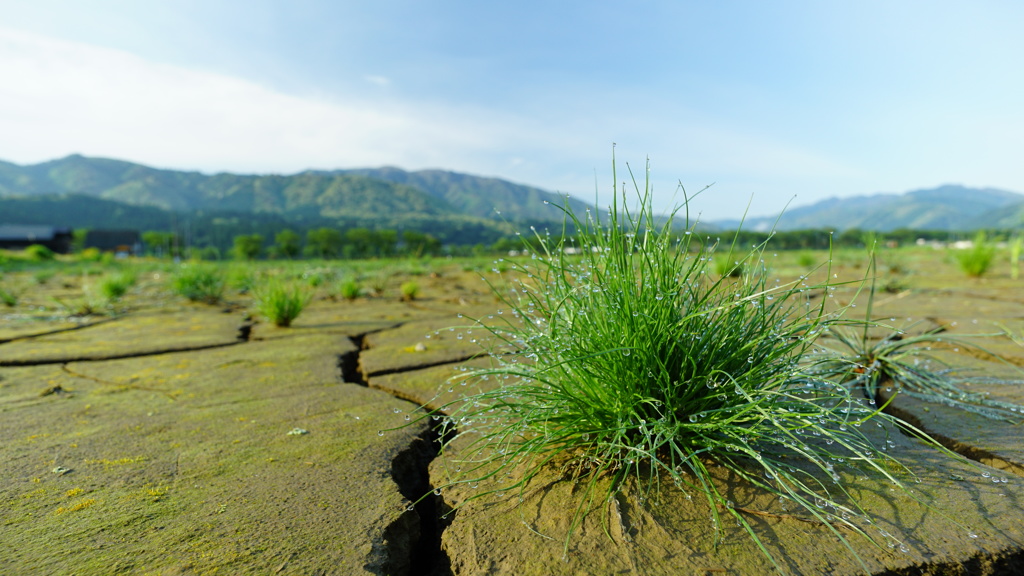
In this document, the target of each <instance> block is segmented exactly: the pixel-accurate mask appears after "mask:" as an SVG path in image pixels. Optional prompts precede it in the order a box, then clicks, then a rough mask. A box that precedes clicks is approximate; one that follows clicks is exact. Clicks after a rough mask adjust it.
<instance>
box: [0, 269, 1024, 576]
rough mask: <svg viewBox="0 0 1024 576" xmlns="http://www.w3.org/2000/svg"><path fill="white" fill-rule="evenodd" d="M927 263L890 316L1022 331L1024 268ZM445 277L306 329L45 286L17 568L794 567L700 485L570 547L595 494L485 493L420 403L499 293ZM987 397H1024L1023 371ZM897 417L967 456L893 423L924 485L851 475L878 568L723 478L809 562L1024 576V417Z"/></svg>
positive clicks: (8, 476)
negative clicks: (440, 448)
mask: <svg viewBox="0 0 1024 576" xmlns="http://www.w3.org/2000/svg"><path fill="white" fill-rule="evenodd" d="M922 268H924V270H923V271H917V272H916V273H913V274H912V275H910V276H909V277H908V278H906V279H903V280H902V281H903V283H904V285H903V287H902V289H899V290H894V291H893V292H891V293H888V294H885V295H882V296H880V297H879V298H878V300H877V301H876V313H877V315H878V316H879V317H890V318H892V319H893V320H892V322H893V323H894V324H897V325H899V326H901V327H904V328H906V329H908V330H910V331H915V330H930V329H934V328H942V329H944V330H948V331H949V332H950V333H952V334H968V333H988V334H996V333H999V332H1001V331H1002V330H1003V329H1005V328H1009V329H1010V331H1011V333H1015V334H1017V335H1020V336H1024V330H1022V329H1024V296H1022V294H1024V290H1022V286H1021V283H1020V282H1019V281H1011V280H1010V279H1009V278H1008V276H1007V275H1006V274H1002V275H999V274H996V275H994V276H993V278H991V279H985V280H967V279H965V278H964V277H963V276H962V275H959V274H958V273H957V272H956V271H955V270H953V269H952V268H951V267H950V266H949V265H948V264H943V263H941V262H939V263H938V264H935V265H934V266H932V265H929V266H927V267H923V266H922ZM847 272H849V273H853V274H856V273H857V271H856V270H848V271H847ZM434 276H436V277H434ZM434 276H422V277H420V278H419V279H418V281H419V282H420V283H421V284H422V297H421V298H420V299H418V300H415V301H412V302H401V301H399V300H398V298H397V297H386V296H385V297H377V298H360V299H357V300H355V301H352V302H347V301H343V300H340V299H336V298H334V297H332V296H330V295H327V294H324V293H323V291H321V293H320V294H319V295H318V297H317V299H316V300H314V303H313V304H312V306H311V307H310V308H309V309H307V310H306V311H305V312H304V313H303V314H302V316H300V317H299V318H298V320H297V321H296V322H295V323H294V325H293V326H292V327H291V328H276V327H273V326H272V325H269V324H268V323H266V322H264V321H262V320H261V319H260V318H258V317H252V316H251V312H250V310H249V303H248V300H247V299H246V297H245V296H238V295H236V296H234V297H233V298H231V299H229V300H231V301H230V302H228V303H227V304H224V305H219V306H213V307H211V306H203V305H194V304H188V303H186V302H184V301H183V300H180V299H178V298H175V297H172V296H170V295H169V294H168V293H167V292H166V291H165V289H164V288H163V285H162V284H161V283H160V282H157V281H156V280H155V279H144V281H143V282H141V283H140V285H139V286H138V287H136V288H135V289H133V292H132V293H131V294H130V295H129V296H128V297H127V298H126V299H125V300H124V301H123V304H122V305H121V306H120V310H119V312H118V313H117V314H115V315H113V316H102V317H100V316H90V317H86V318H67V317H63V316H61V315H60V314H56V313H53V312H47V311H45V310H43V309H44V308H45V306H44V304H45V303H46V302H47V300H46V298H44V296H45V294H44V293H45V292H46V290H40V291H38V292H39V293H38V294H33V295H31V296H27V297H24V298H23V302H21V303H19V305H18V306H17V307H15V308H12V309H7V310H6V311H5V310H0V438H2V439H3V441H2V442H0V466H2V469H3V470H4V474H3V475H2V476H0V498H2V500H3V503H4V505H3V507H2V509H0V573H4V574H83V575H91V574H112V573H124V574H214V573H219V574H346V575H347V574H363V573H365V574H379V575H383V574H391V575H418V574H458V575H470V574H472V575H476V574H510V575H511V574H515V575H520V574H538V575H539V574H760V573H768V572H769V571H770V567H769V565H768V564H767V560H766V559H765V556H764V554H763V553H762V552H761V551H760V550H758V549H757V547H756V546H755V545H754V544H753V542H752V541H751V539H750V538H749V537H748V536H746V535H745V534H744V533H742V532H741V531H740V530H739V529H738V528H733V527H728V528H727V529H726V530H724V531H723V533H722V534H720V535H719V536H720V541H719V542H718V544H717V546H716V544H715V535H714V533H713V532H712V531H711V529H710V528H711V524H710V521H709V509H708V508H707V505H706V504H704V503H701V502H698V501H697V499H696V498H694V499H693V500H688V499H686V498H685V497H684V496H683V495H682V494H681V493H679V492H678V491H676V490H668V489H666V490H663V491H661V493H660V495H658V496H656V497H652V498H651V499H649V500H647V501H644V502H640V501H639V500H638V498H637V497H636V496H635V495H634V494H632V493H630V492H629V491H626V492H624V493H623V494H622V495H621V496H619V497H618V498H616V499H615V500H614V501H612V502H611V503H609V504H608V505H607V506H603V507H599V508H598V509H596V510H595V511H594V512H593V513H591V514H590V515H588V516H586V517H585V518H584V519H583V521H582V524H581V526H580V527H579V528H578V529H577V531H576V534H575V536H574V537H573V538H572V540H570V541H569V542H568V545H566V541H565V535H566V533H567V531H568V528H569V523H570V522H571V520H572V517H573V511H574V510H575V509H576V506H577V503H578V502H579V499H580V498H581V496H582V494H581V492H582V489H581V487H579V486H577V485H575V484H574V483H573V482H571V481H567V480H566V478H565V477H563V476H562V475H560V474H559V473H558V472H557V471H556V470H552V471H551V472H550V473H548V474H546V475H543V476H542V477H539V478H537V479H535V480H534V481H533V482H532V483H531V484H530V485H529V487H528V488H527V489H526V490H525V491H524V492H522V493H521V494H519V493H517V494H507V495H505V496H504V497H503V498H484V499H479V500H469V498H470V497H471V496H472V495H473V494H474V493H475V491H474V490H473V489H472V488H471V487H469V486H466V485H454V486H449V485H448V484H449V482H450V480H451V478H452V477H453V476H452V474H453V471H454V468H455V467H457V465H458V464H457V458H458V454H459V452H458V446H457V445H456V446H455V448H454V449H453V450H451V451H449V452H446V453H445V454H442V455H441V456H439V457H438V456H437V454H436V448H435V440H436V438H434V437H433V436H432V432H431V430H430V429H429V426H428V423H429V422H430V420H429V419H428V420H421V421H419V422H416V420H415V418H416V416H417V415H418V413H417V407H418V406H420V405H424V404H426V405H429V406H432V407H441V406H444V405H445V404H446V403H447V402H449V401H452V400H454V399H456V398H458V397H459V395H460V394H461V393H462V391H463V390H464V389H463V387H462V385H461V383H460V382H458V381H457V380H456V381H449V378H451V377H452V376H457V375H458V374H459V373H460V371H461V367H463V366H466V365H475V366H483V365H486V364H487V363H488V362H489V361H490V360H489V359H488V358H486V357H480V355H479V348H478V345H477V343H475V342H473V340H476V339H477V337H478V336H481V334H479V332H480V331H479V330H476V331H475V332H477V334H474V333H473V332H471V331H470V329H468V328H466V327H465V326H467V325H469V322H468V320H467V318H482V317H486V315H488V314H491V313H494V312H495V310H496V309H497V308H498V306H499V305H498V304H497V303H496V301H495V300H494V298H493V296H491V295H490V293H489V292H488V288H487V287H486V285H485V284H484V283H483V282H480V281H479V280H478V279H476V275H475V273H473V272H463V271H460V270H459V269H458V268H456V267H455V266H447V267H438V269H437V274H436V275H434ZM51 282H52V283H53V284H55V285H56V286H55V287H53V288H50V289H49V290H50V291H51V292H52V293H53V294H61V295H62V296H61V297H65V296H66V294H65V293H68V294H70V293H73V292H74V288H75V287H74V286H73V283H74V281H73V280H69V281H68V282H66V283H64V284H60V283H59V282H58V280H53V281H51ZM863 296H864V295H863V294H861V295H860V296H859V297H856V296H855V295H854V294H853V291H852V289H841V290H839V291H837V292H836V294H835V297H836V298H837V299H840V300H841V299H843V298H847V299H854V298H863ZM857 302H858V303H861V302H862V301H861V300H857ZM861 305H862V304H861ZM459 314H462V315H464V316H465V317H467V318H460V317H459V316H458V315H459ZM460 326H462V328H459V327H460ZM449 328H454V329H453V330H449ZM981 341H982V342H983V343H984V346H985V348H986V349H987V350H989V351H991V352H993V353H997V354H1000V355H1003V356H1004V357H1005V358H1006V359H1007V360H1008V361H1009V363H1001V362H997V361H995V360H994V358H993V357H992V356H991V355H986V354H984V353H981V354H979V353H975V354H974V355H965V354H963V353H961V352H959V351H957V352H954V351H953V350H951V349H947V350H942V351H941V353H942V354H944V355H945V356H944V358H945V357H947V356H948V357H950V358H951V359H952V361H955V362H958V363H959V364H964V365H969V366H970V367H971V368H972V369H975V370H977V371H979V373H983V374H992V375H995V376H999V377H1003V378H1008V379H1020V378H1021V375H1020V372H1019V371H1018V368H1019V367H1020V366H1022V365H1024V347H1022V345H1021V344H1022V343H1021V342H1015V341H1013V340H1012V339H1011V338H1008V337H1005V336H995V335H992V336H988V337H985V338H983V339H982V340H981ZM979 389H980V390H981V391H985V392H989V393H991V395H992V397H996V398H1000V399H1003V400H1007V401H1010V402H1024V392H1022V390H1024V388H1020V387H1019V386H1016V385H1006V384H991V385H985V386H984V387H981V388H979ZM891 409H892V410H893V411H894V412H895V413H897V414H899V415H900V416H901V417H903V418H905V419H906V420H908V421H910V422H912V423H914V424H915V425H917V426H919V427H921V428H923V429H925V430H927V431H928V432H929V433H931V434H933V435H935V437H936V438H937V439H939V440H940V441H942V442H943V443H944V444H945V445H947V446H949V447H950V448H952V449H953V450H955V451H957V452H959V453H961V454H963V455H965V456H966V457H967V458H969V460H967V461H962V462H955V461H953V460H951V459H950V458H948V457H946V456H943V455H942V454H941V453H940V452H938V451H937V450H936V449H935V448H933V447H929V446H926V445H924V444H922V443H921V442H920V441H917V440H914V439H911V438H909V437H907V436H905V435H903V434H901V433H900V432H899V431H898V430H885V429H873V430H871V434H872V435H873V436H874V437H877V438H878V443H879V445H886V441H887V440H888V442H891V444H890V445H889V446H890V447H889V449H890V450H892V451H894V453H895V454H896V455H897V456H898V457H899V458H900V459H901V460H902V461H904V462H906V463H907V464H908V465H909V466H910V467H911V468H912V469H913V470H914V471H915V472H916V473H917V474H918V477H919V480H920V483H913V484H912V486H913V493H912V494H911V495H907V494H903V493H901V492H899V491H895V490H893V489H892V488H891V487H890V486H889V485H888V484H887V483H886V482H884V481H880V480H879V479H878V478H875V477H872V476H870V475H867V474H858V473H854V472H852V471H845V472H844V474H845V475H846V476H847V480H848V481H849V482H850V483H851V485H853V486H854V487H855V488H854V489H853V492H854V493H855V494H856V495H857V496H858V498H860V499H861V501H862V502H863V504H864V506H865V508H867V509H868V510H870V511H871V512H872V513H873V514H874V515H875V517H876V519H877V522H878V525H877V528H876V529H881V530H885V531H886V532H887V533H888V534H891V535H893V536H895V537H896V538H898V539H899V540H900V541H902V542H903V544H904V545H905V547H906V549H905V550H902V551H901V550H900V549H899V548H898V547H893V548H889V547H888V546H887V545H886V544H885V543H886V542H887V539H886V538H884V537H879V535H878V534H877V533H873V534H871V535H872V536H874V537H876V539H877V540H878V541H879V542H880V543H881V546H877V547H876V546H873V545H872V544H870V543H869V542H868V541H867V540H865V539H863V538H859V537H856V536H851V537H850V539H849V542H850V543H851V545H852V547H853V548H854V550H855V551H856V553H857V555H859V556H860V557H861V559H862V560H863V565H861V564H858V563H857V561H856V560H855V559H854V557H853V555H851V554H850V553H849V552H848V551H847V550H846V549H845V548H843V545H842V544H841V543H840V542H839V541H838V540H837V539H836V537H835V536H834V535H833V534H832V533H831V532H830V531H829V530H828V529H827V528H826V527H825V526H823V525H822V524H820V523H816V522H813V521H811V522H808V521H806V520H805V519H801V518H798V517H797V516H798V515H797V514H795V512H793V511H792V510H784V509H781V508H780V505H779V503H778V502H777V501H774V500H772V499H770V498H767V497H765V496H764V495H763V494H760V493H758V492H757V491H756V490H752V489H750V488H749V487H747V486H744V484H743V483H741V482H738V481H736V480H735V479H733V478H730V477H729V476H728V475H727V474H725V473H721V474H719V475H718V477H717V482H718V484H719V486H720V488H721V489H722V490H725V491H728V493H729V494H730V495H731V498H732V500H733V501H734V502H735V504H736V506H737V507H739V508H741V509H743V510H744V511H746V512H745V513H746V514H747V515H748V517H749V518H750V521H751V522H752V523H753V525H754V527H755V529H756V531H757V532H758V534H759V535H760V536H761V539H762V541H763V542H765V545H766V548H767V550H768V552H770V553H771V554H772V555H773V556H774V557H776V558H777V559H779V561H780V564H781V565H782V567H783V569H784V570H786V571H787V572H789V573H793V574H858V573H864V572H865V571H867V572H868V573H872V574H900V575H912V574H1006V573H1020V572H1022V571H1024V512H1022V506H1024V478H1022V475H1024V449H1022V448H1021V444H1020V439H1019V438H1020V431H1021V426H1020V425H1019V424H1018V423H1009V422H1000V421H993V420H989V419H985V418H982V417H980V416H976V415H973V414H968V413H965V412H963V411H959V410H955V409H952V408H949V407H946V406H943V405H940V404H931V403H926V402H921V401H917V400H913V399H910V398H906V397H899V396H898V397H897V398H896V399H895V401H894V402H893V404H892V406H891ZM407 416H408V417H409V418H410V421H411V422H413V423H412V424H406V417H407ZM441 487H444V488H443V489H442V490H441V492H440V495H439V496H434V495H433V490H434V489H435V488H439V489H440V488H441ZM424 494H427V495H428V496H427V497H426V498H420V497H421V496H423V495H424ZM414 501H418V502H417V503H416V504H415V505H414V504H413V502H414ZM791 513H792V514H791Z"/></svg>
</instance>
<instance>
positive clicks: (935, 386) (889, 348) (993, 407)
mask: <svg viewBox="0 0 1024 576" xmlns="http://www.w3.org/2000/svg"><path fill="white" fill-rule="evenodd" d="M874 269H875V262H874V259H872V261H871V264H870V268H869V270H871V271H874ZM874 298H875V286H874V284H872V285H871V288H870V293H869V296H868V305H867V311H866V316H865V319H864V320H863V321H861V322H855V323H854V325H853V327H852V328H851V327H849V326H846V327H844V326H836V327H833V328H832V329H831V330H830V333H829V336H830V339H829V340H832V341H834V342H835V343H836V344H837V346H830V347H829V348H827V349H826V350H828V351H827V352H826V356H825V359H824V360H823V361H822V362H821V363H820V364H819V365H818V366H817V368H816V370H817V373H818V375H819V376H820V377H822V378H827V379H829V380H833V381H838V382H844V383H846V384H847V385H849V386H851V387H852V388H853V389H854V390H860V391H863V393H864V395H865V397H867V398H869V399H870V400H871V401H872V402H877V403H881V404H884V403H885V402H887V401H888V400H889V399H890V398H892V397H894V396H895V395H896V394H907V395H908V396H911V397H914V398H917V399H919V400H924V401H926V402H933V403H938V404H944V405H946V406H950V407H953V408H957V409H960V410H966V411H968V412H973V413H975V414H980V415H982V416H985V417H986V418H991V419H996V420H1005V421H1007V422H1020V421H1021V419H1022V418H1024V406H1021V405H1018V404H1013V403H1010V402H1003V401H1001V400H993V399H991V398H989V397H988V394H984V393H980V392H969V391H967V390H965V388H964V387H965V386H970V385H972V384H986V383H992V384H1021V383H1022V382H1020V381H1012V380H1001V379H995V378H988V377H980V376H972V375H969V374H966V373H964V371H963V370H958V369H956V368H955V367H952V366H950V365H949V364H948V363H946V362H944V361H942V360H941V359H939V358H938V357H936V356H935V355H934V354H933V353H932V352H931V350H932V348H936V349H946V350H948V349H950V348H952V349H954V350H960V349H964V350H975V351H977V352H980V353H982V354H983V355H986V356H992V357H994V358H997V359H999V360H1002V361H1003V362H1006V361H1005V360H1003V359H1002V358H1001V357H999V356H998V355H996V354H993V353H992V352H990V351H988V350H986V349H984V348H982V347H981V346H979V345H977V344H976V343H974V342H972V341H971V340H972V339H971V337H970V336H952V335H948V334H944V332H945V329H944V328H936V329H933V330H929V331H927V332H924V333H922V334H917V335H909V334H907V331H906V330H895V329H894V330H892V331H891V332H890V333H888V334H887V335H886V336H884V337H882V338H877V339H876V338H872V336H871V333H870V329H871V328H875V329H877V328H887V327H886V326H885V325H884V324H882V323H880V322H877V321H874V320H873V319H872V317H871V314H872V310H873V307H874ZM994 335H995V334H992V335H989V336H994Z"/></svg>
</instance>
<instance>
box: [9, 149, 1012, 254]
mask: <svg viewBox="0 0 1024 576" xmlns="http://www.w3.org/2000/svg"><path fill="white" fill-rule="evenodd" d="M90 198H92V199H101V200H104V201H106V202H107V203H109V204H103V208H102V209H99V207H90V206H88V199H90ZM566 202H568V204H569V206H570V208H572V210H574V211H575V212H576V213H577V214H582V212H583V210H585V209H586V208H587V207H588V205H587V203H585V202H582V201H580V200H577V199H574V198H570V197H567V196H564V195H560V194H556V193H553V192H548V191H545V190H543V189H540V188H536V187H532V186H525V185H521V184H515V183H512V182H508V181H505V180H501V179H498V178H488V177H483V176H473V175H469V174H462V173H458V172H450V171H444V170H421V171H415V172H408V171H405V170H402V169H400V168H395V167H383V168H358V169H347V170H307V171H304V172H299V173H297V174H291V175H280V174H265V175H252V174H248V175H247V174H232V173H226V172H223V173H218V174H212V175H210V174H203V173H200V172H194V171H179V170H162V169H158V168H152V167H149V166H144V165H141V164H135V163H132V162H126V161H123V160H115V159H108V158H88V157H85V156H81V155H77V154H75V155H71V156H68V157H66V158H61V159H57V160H51V161H48V162H42V163H39V164H33V165H25V166H21V165H18V164H12V163H10V162H4V161H0V208H2V210H0V220H8V221H17V220H18V219H19V218H20V219H22V220H23V221H25V222H26V223H41V224H44V223H49V224H54V225H61V226H71V227H104V226H106V227H119V226H124V225H126V224H130V222H129V221H131V220H133V218H132V217H131V216H129V215H133V216H134V221H135V222H136V223H137V224H134V225H138V226H141V225H142V222H143V221H144V222H147V223H148V222H159V221H164V222H168V221H169V222H175V221H178V220H177V219H178V216H175V214H178V213H180V214H194V215H206V216H209V215H211V214H217V213H230V214H231V215H232V218H239V217H240V215H245V214H251V215H253V218H257V219H258V220H259V221H261V222H265V223H267V226H268V227H269V226H270V223H273V222H284V223H285V224H295V225H297V226H299V227H303V226H306V227H308V226H312V225H314V224H315V225H337V226H365V227H370V228H393V229H399V230H402V229H405V228H410V229H418V230H425V229H427V228H432V229H434V230H442V229H448V230H450V231H451V232H452V234H453V236H452V239H454V238H455V237H456V236H458V235H460V234H462V235H461V236H458V237H459V238H463V239H465V238H466V237H468V236H466V235H469V234H470V232H468V231H474V232H472V234H475V235H476V236H479V237H481V238H490V237H494V236H495V235H505V234H511V233H512V232H514V231H516V230H520V229H522V227H523V226H522V225H523V224H524V223H549V224H550V223H557V224H558V225H560V223H561V222H562V217H563V214H562V211H561V210H560V207H561V206H562V205H563V204H564V203H566ZM105 214H106V215H109V216H107V217H106V218H105V217H104V215H105ZM47 218H48V219H49V220H48V221H45V222H36V220H39V219H47ZM29 220H31V221H32V222H29ZM775 223H776V217H774V216H773V217H762V218H749V219H747V221H746V222H744V224H743V227H744V228H745V229H747V230H769V229H771V227H772V226H773V225H775ZM703 224H704V225H705V226H715V227H718V228H722V229H730V228H735V227H736V226H737V225H738V224H739V222H738V221H719V222H705V223H703ZM777 228H778V229H780V230H793V229H801V228H803V229H807V228H818V229H820V228H830V229H834V230H845V229H849V228H861V229H864V230H876V231H883V232H884V231H889V230H894V229H897V228H912V229H932V230H973V229H979V228H999V229H1012V228H1024V195H1022V194H1019V193H1016V192H1010V191H1007V190H1000V189H996V188H969V187H966V186H960V185H944V186H939V187H936V188H931V189H922V190H914V191H911V192H907V193H905V194H873V195H864V196H854V197H846V198H830V199H827V200H823V201H821V202H817V203H815V204H811V205H808V206H798V207H795V208H791V209H790V210H788V211H786V212H785V213H784V214H783V215H782V216H781V218H778V225H777Z"/></svg>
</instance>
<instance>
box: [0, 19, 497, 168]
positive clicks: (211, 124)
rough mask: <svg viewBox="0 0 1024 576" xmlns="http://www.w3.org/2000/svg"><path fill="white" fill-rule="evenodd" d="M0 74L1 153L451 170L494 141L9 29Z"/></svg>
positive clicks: (220, 164) (181, 163) (448, 120)
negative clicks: (466, 154) (0, 80)
mask: <svg viewBox="0 0 1024 576" xmlns="http://www.w3.org/2000/svg"><path fill="white" fill-rule="evenodd" d="M0 77H3V78H6V79H7V81H5V82H4V83H2V84H0V126H3V132H4V138H3V139H2V140H0V158H3V159H7V160H11V161H15V162H36V161H40V160H45V159H49V158H52V157H54V156H56V155H60V154H66V153H71V152H82V153H85V154H90V155H97V156H112V157H119V158H126V159H131V160H136V161H142V162H149V163H153V164H156V165H163V166H175V167H195V168H198V169H203V170H236V171H257V172H267V171H297V170H301V169H304V168H307V167H311V166H316V167H338V166H356V165H380V164H398V165H402V166H407V167H422V166H441V165H446V164H448V163H450V162H451V159H452V158H458V157H460V156H463V154H462V153H461V151H463V150H466V149H487V148H489V147H491V144H490V143H489V142H488V141H487V136H485V133H483V132H481V131H480V130H479V123H477V122H475V121H474V119H473V118H470V117H464V118H463V117H462V115H459V114H455V113H454V112H452V111H449V110H444V109H438V108H436V107H435V109H432V110H431V109H427V108H426V107H425V108H423V109H418V110H414V109H411V108H410V107H409V106H408V105H403V104H401V103H384V102H373V103H369V102H360V101H345V100H340V99H327V98H322V99H317V98H310V97H301V96H295V95H290V94H284V93H281V92H278V91H274V90H271V89H268V88H266V87H263V86H260V85H258V84H255V83H253V82H250V81H247V80H244V79H239V78H234V77H230V76H225V75H221V74H215V73H210V72H204V71H198V70H192V69H185V68H181V67H177V66H170V65H165V64H161V63H156V62H152V61H148V60H145V59H142V58H139V57H137V56H134V55H132V54H129V53H126V52H121V51H117V50H110V49H106V48H99V47H95V46H90V45H83V44H77V43H72V42H67V41H63V40H56V39H52V38H47V37H42V36H37V35H31V34H26V33H22V32H17V31H11V30H3V29H0ZM375 78H377V80H376V81H377V82H386V79H384V78H382V77H375ZM490 128H494V127H493V126H491V127H490ZM57 143H59V144H57ZM55 144H56V145H55Z"/></svg>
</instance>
